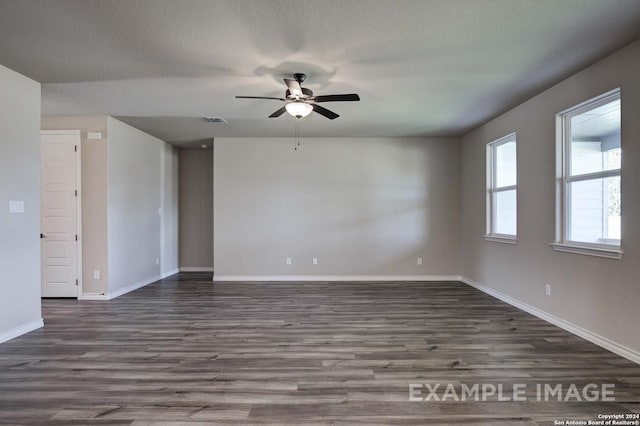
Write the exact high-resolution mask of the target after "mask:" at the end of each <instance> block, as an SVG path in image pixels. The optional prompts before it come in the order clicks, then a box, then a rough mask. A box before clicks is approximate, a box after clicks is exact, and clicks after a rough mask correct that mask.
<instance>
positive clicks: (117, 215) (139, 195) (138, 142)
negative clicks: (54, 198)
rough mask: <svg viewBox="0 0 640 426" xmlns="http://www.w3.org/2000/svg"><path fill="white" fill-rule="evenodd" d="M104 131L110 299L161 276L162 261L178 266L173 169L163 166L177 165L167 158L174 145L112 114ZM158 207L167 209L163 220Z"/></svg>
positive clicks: (174, 173)
mask: <svg viewBox="0 0 640 426" xmlns="http://www.w3.org/2000/svg"><path fill="white" fill-rule="evenodd" d="M108 134H109V141H108V153H109V159H108V176H109V181H108V235H109V293H110V295H111V297H113V296H115V295H117V294H120V293H122V292H123V291H127V290H129V289H131V288H135V287H138V286H141V285H144V284H146V283H149V282H152V281H154V280H157V279H159V278H160V276H161V272H162V270H163V268H162V265H161V260H163V259H170V264H169V265H168V266H167V267H166V268H165V269H166V270H170V269H171V268H172V267H175V266H176V264H177V261H176V258H177V250H178V246H177V238H176V237H175V228H177V217H175V209H176V208H177V206H176V203H177V197H176V196H175V194H173V193H172V191H174V190H175V186H174V185H175V175H177V171H176V170H168V169H167V167H168V166H171V165H174V164H177V163H176V162H175V160H174V159H173V158H168V157H173V156H174V155H175V154H174V153H173V152H172V150H173V149H174V148H172V147H167V146H165V145H166V144H165V143H164V142H163V141H161V140H159V139H157V138H154V137H153V136H150V135H148V134H146V133H144V132H141V131H140V130H138V129H135V128H133V127H131V126H129V125H128V124H125V123H122V122H121V121H118V120H116V119H114V118H112V117H109V119H108ZM167 150H171V151H167ZM167 152H170V154H167ZM163 173H164V174H165V175H166V174H167V173H171V176H170V177H167V176H163ZM163 193H164V194H165V195H164V197H163ZM167 194H169V195H167ZM163 201H164V202H165V205H164V206H163ZM171 203H173V204H171ZM161 208H162V211H167V215H168V216H167V218H165V220H163V215H162V214H161V210H160V209H161ZM162 235H164V238H165V241H164V242H165V245H164V247H163V248H161V244H162V237H161V236H162Z"/></svg>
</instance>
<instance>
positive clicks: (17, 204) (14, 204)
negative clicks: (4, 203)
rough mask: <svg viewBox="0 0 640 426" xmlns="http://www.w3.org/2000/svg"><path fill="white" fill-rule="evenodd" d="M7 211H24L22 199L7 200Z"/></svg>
mask: <svg viewBox="0 0 640 426" xmlns="http://www.w3.org/2000/svg"><path fill="white" fill-rule="evenodd" d="M9 213H24V201H14V200H11V201H9Z"/></svg>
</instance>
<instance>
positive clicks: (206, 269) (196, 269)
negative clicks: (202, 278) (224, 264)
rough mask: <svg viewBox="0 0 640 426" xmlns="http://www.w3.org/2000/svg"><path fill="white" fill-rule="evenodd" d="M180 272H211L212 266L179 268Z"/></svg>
mask: <svg viewBox="0 0 640 426" xmlns="http://www.w3.org/2000/svg"><path fill="white" fill-rule="evenodd" d="M180 272H213V266H181V267H180Z"/></svg>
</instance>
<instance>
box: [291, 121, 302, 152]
mask: <svg viewBox="0 0 640 426" xmlns="http://www.w3.org/2000/svg"><path fill="white" fill-rule="evenodd" d="M299 146H300V119H299V118H296V130H295V137H294V141H293V150H294V151H297V150H298V147H299Z"/></svg>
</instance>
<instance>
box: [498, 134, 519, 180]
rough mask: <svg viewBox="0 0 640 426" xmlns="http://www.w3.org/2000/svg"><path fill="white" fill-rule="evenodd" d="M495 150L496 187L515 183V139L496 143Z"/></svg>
mask: <svg viewBox="0 0 640 426" xmlns="http://www.w3.org/2000/svg"><path fill="white" fill-rule="evenodd" d="M495 152H496V154H495V155H496V157H495V161H496V164H495V166H496V187H497V188H500V187H503V186H511V185H515V184H516V183H517V172H516V170H517V169H516V141H511V142H507V143H503V144H502V145H498V146H496V148H495Z"/></svg>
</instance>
